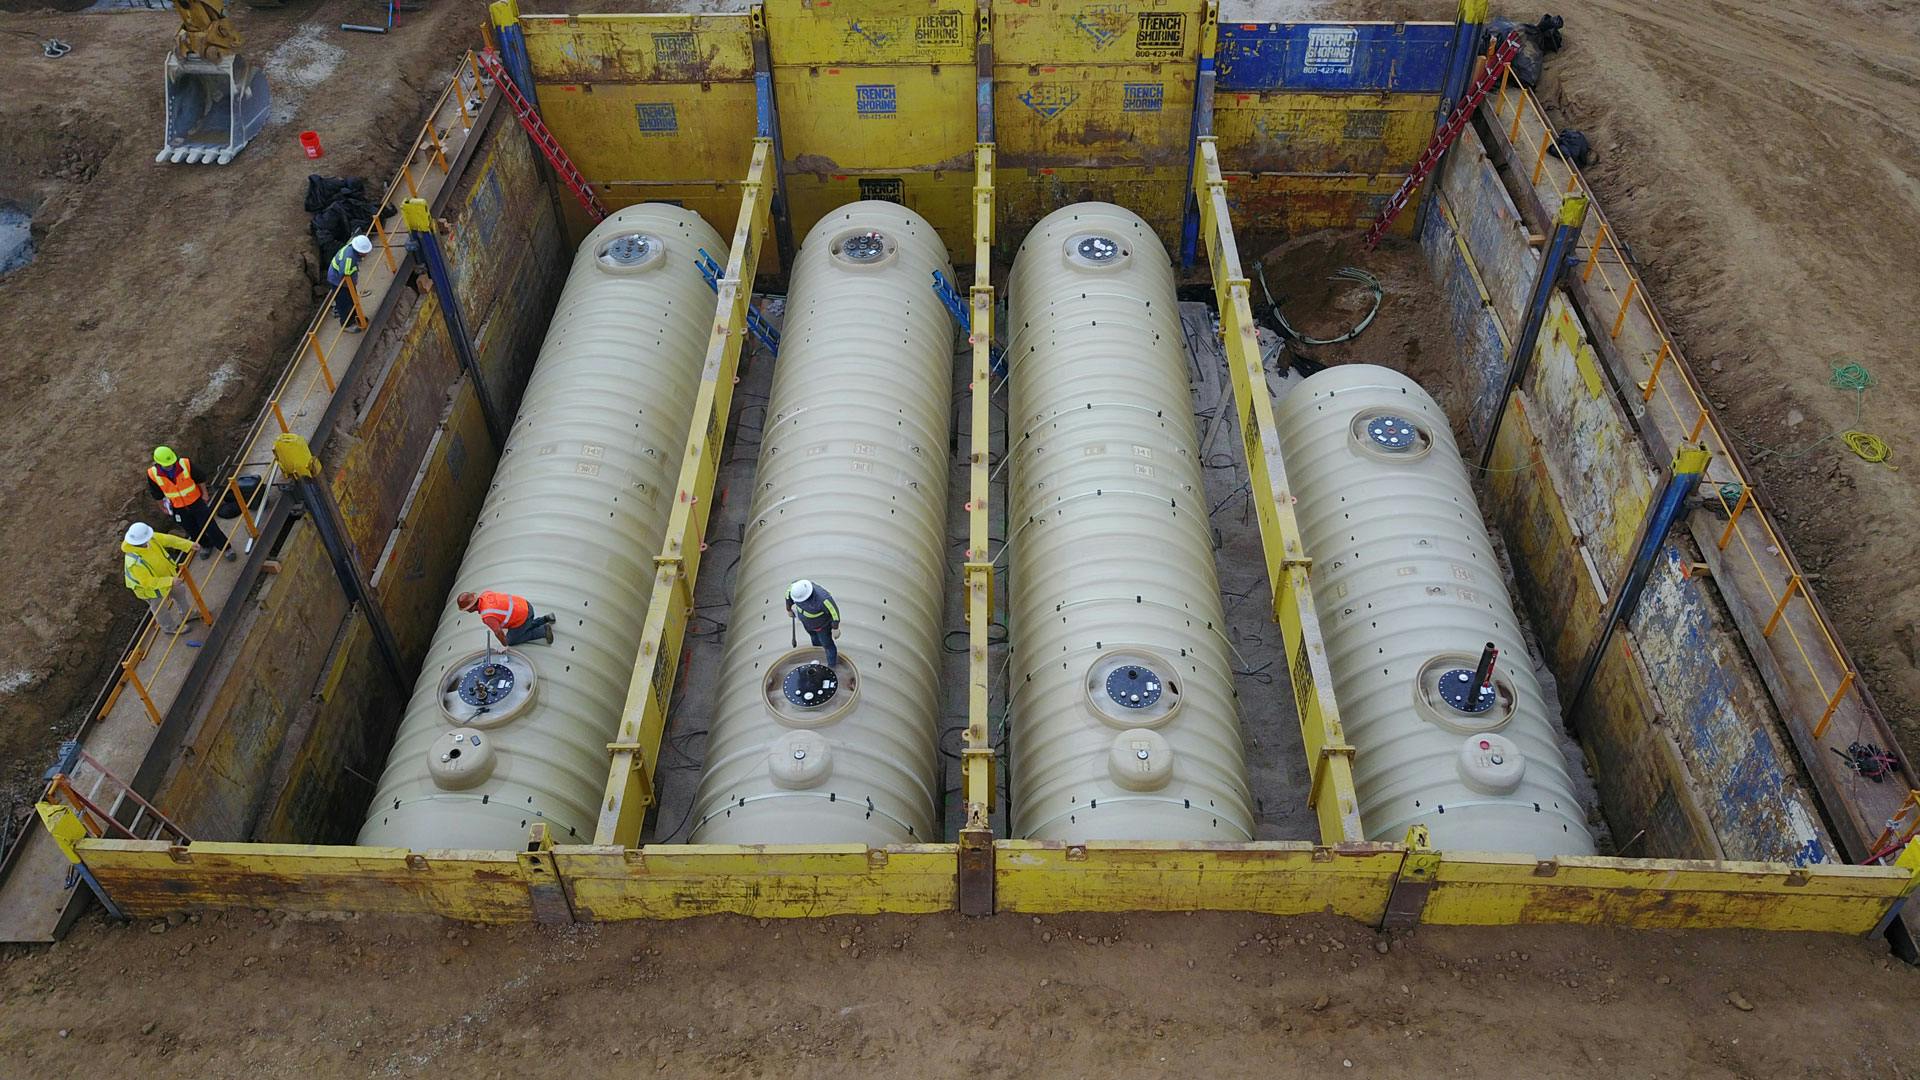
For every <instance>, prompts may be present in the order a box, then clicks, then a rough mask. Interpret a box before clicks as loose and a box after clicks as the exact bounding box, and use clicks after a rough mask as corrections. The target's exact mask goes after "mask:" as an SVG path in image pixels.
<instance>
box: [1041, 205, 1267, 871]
mask: <svg viewBox="0 0 1920 1080" xmlns="http://www.w3.org/2000/svg"><path fill="white" fill-rule="evenodd" d="M1008 295H1009V303H1010V316H1011V325H1012V327H1013V337H1012V341H1011V342H1010V345H1009V349H1008V355H1009V358H1010V363H1011V365H1012V368H1011V375H1010V378H1011V380H1012V390H1011V399H1010V401H1011V404H1010V406H1009V414H1008V415H1009V417H1010V420H1009V425H1010V429H1009V430H1010V434H1011V437H1012V439H1013V446H1012V450H1011V453H1012V470H1013V472H1012V480H1011V483H1010V485H1009V491H1010V498H1011V503H1010V506H1011V511H1010V515H1009V521H1010V522H1012V524H1011V526H1010V531H1009V535H1008V537H1007V545H1008V548H1009V549H1010V550H1011V552H1012V563H1011V566H1010V578H1011V580H1010V583H1009V585H1008V589H1009V590H1010V592H1009V597H1010V599H1011V603H1012V608H1011V613H1012V617H1011V621H1010V624H1009V634H1010V637H1011V640H1012V644H1013V657H1012V669H1011V673H1010V676H1009V678H1010V682H1009V686H1010V687H1011V691H1012V699H1011V707H1012V717H1011V725H1012V726H1011V730H1012V742H1011V746H1010V749H1011V761H1010V764H1009V777H1010V782H1011V784H1012V794H1011V800H1010V805H1011V809H1012V814H1013V833H1014V835H1015V836H1017V837H1022V838H1027V839H1039V840H1070V841H1079V840H1089V839H1108V840H1248V839H1251V838H1252V837H1253V805H1252V804H1253V800H1252V797H1251V794H1250V792H1249V789H1248V783H1247V768H1246V755H1245V750H1244V748H1243V745H1242V743H1241V737H1240V718H1239V710H1238V707H1237V705H1236V703H1235V700H1234V696H1233V665H1232V662H1231V659H1230V658H1231V655H1232V654H1231V649H1230V648H1229V647H1228V644H1227V641H1226V638H1225V637H1224V636H1223V631H1224V628H1225V626H1226V618H1225V615H1224V613H1223V611H1222V609H1221V604H1220V588H1219V583H1218V580H1217V579H1216V577H1215V576H1214V565H1213V536H1212V530H1211V529H1210V527H1209V525H1208V521H1207V500H1206V487H1205V485H1204V483H1203V481H1202V478H1201V471H1200V464H1199V462H1198V461H1197V460H1196V455H1197V452H1198V451H1197V449H1196V446H1195V437H1194V426H1193V409H1192V405H1191V404H1190V399H1189V396H1188V386H1187V361H1186V355H1185V352H1184V348H1183V338H1182V335H1181V332H1180V315H1179V310H1178V306H1177V301H1176V297H1175V294H1174V277H1173V268H1172V264H1171V263H1170V261H1169V260H1168V257H1167V252H1166V249H1165V248H1163V247H1162V246H1161V244H1160V240H1159V238H1158V237H1157V236H1156V235H1155V233H1154V231H1153V229H1152V228H1151V227H1149V226H1148V225H1147V223H1146V222H1144V221H1142V220H1141V219H1140V218H1139V217H1138V216H1137V215H1135V214H1133V213H1132V212H1131V211H1128V210H1123V209H1121V208H1120V207H1117V206H1112V205H1109V204H1105V203H1080V204H1077V205H1074V206H1068V207H1065V208H1063V209H1060V210H1056V211H1054V212H1053V213H1052V214H1049V215H1048V216H1047V217H1045V218H1043V219H1042V220H1041V221H1040V223H1039V224H1038V225H1036V226H1035V227H1034V229H1033V231H1032V232H1031V233H1029V234H1028V235H1027V238H1026V240H1025V241H1024V242H1023V243H1022V244H1021V247H1020V252H1019V256H1018V257H1017V258H1016V260H1015V261H1014V265H1013V274H1012V277H1011V279H1010V282H1009V290H1008Z"/></svg>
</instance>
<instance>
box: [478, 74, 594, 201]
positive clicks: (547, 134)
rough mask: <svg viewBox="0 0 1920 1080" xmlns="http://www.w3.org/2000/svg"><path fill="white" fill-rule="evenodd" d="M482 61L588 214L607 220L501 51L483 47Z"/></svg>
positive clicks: (521, 124) (542, 151)
mask: <svg viewBox="0 0 1920 1080" xmlns="http://www.w3.org/2000/svg"><path fill="white" fill-rule="evenodd" d="M479 60H480V67H481V68H482V69H483V70H485V71H486V73H487V78H489V79H492V80H493V85H494V86H496V87H498V88H499V90H500V92H501V93H502V94H505V95H506V98H507V104H509V105H511V106H513V115H515V116H517V117H519V118H520V126H521V127H523V128H526V129H527V134H528V135H529V136H531V137H532V139H533V144H534V145H535V146H538V147H539V148H540V152H541V153H542V154H545V155H546V157H547V164H549V165H551V166H553V171H554V172H556V173H558V174H560V179H561V181H562V182H563V183H565V184H566V185H567V189H568V190H569V191H571V192H573V197H574V198H576V199H579V200H580V205H581V206H583V207H585V208H586V211H587V216H588V217H590V218H592V219H593V220H594V221H596V222H598V221H601V220H603V219H605V218H606V216H607V208H606V207H604V206H601V205H600V200H599V199H598V198H596V197H595V196H594V194H593V188H592V187H591V186H589V185H588V184H587V178H586V177H584V176H582V175H580V170H579V169H576V168H574V167H573V159H572V158H570V157H568V156H567V152H566V150H564V149H562V148H561V146H560V142H559V140H557V139H555V138H554V137H553V132H551V131H548V130H547V125H546V124H545V123H544V122H543V121H542V120H541V119H540V114H539V112H537V111H536V110H535V109H534V107H533V102H531V101H528V100H527V96H526V95H525V94H522V93H521V92H520V88H519V87H517V86H515V85H514V84H513V79H512V78H511V77H510V76H508V75H507V69H506V68H505V67H504V66H502V65H501V63H500V54H498V53H496V52H494V51H493V50H492V49H482V50H481V51H480V53H479Z"/></svg>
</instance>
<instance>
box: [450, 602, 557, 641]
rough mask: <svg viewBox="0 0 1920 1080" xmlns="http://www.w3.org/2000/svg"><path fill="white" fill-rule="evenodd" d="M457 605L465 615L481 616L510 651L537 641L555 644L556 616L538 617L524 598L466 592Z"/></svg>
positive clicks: (455, 604)
mask: <svg viewBox="0 0 1920 1080" xmlns="http://www.w3.org/2000/svg"><path fill="white" fill-rule="evenodd" d="M453 604H454V606H455V607H457V608H459V609H460V610H461V611H477V612H479V613H480V621H481V622H483V623H486V624H487V629H489V630H491V631H493V636H494V637H497V638H499V639H500V644H502V645H505V646H507V647H508V648H512V647H513V646H515V645H524V644H526V643H527V642H529V641H532V640H534V639H535V638H545V639H546V643H547V644H549V645H551V644H553V616H552V615H535V614H534V613H533V605H532V604H529V603H527V598H526V597H524V596H515V595H513V594H512V593H503V592H494V591H492V590H487V591H485V592H477V593H470V592H463V593H461V594H460V595H459V596H456V597H454V599H453Z"/></svg>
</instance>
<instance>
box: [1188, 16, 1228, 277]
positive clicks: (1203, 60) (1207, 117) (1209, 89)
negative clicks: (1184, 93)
mask: <svg viewBox="0 0 1920 1080" xmlns="http://www.w3.org/2000/svg"><path fill="white" fill-rule="evenodd" d="M1219 35H1220V5H1219V4H1217V3H1211V2H1210V3H1208V4H1207V7H1206V12H1205V14H1203V15H1201V17H1200V69H1199V73H1198V76H1197V77H1196V78H1195V79H1194V83H1193V124H1192V126H1191V129H1190V133H1189V135H1188V138H1187V198H1186V201H1185V202H1184V203H1182V204H1181V205H1182V206H1184V207H1185V208H1186V209H1185V211H1184V215H1185V216H1183V217H1182V218H1181V220H1180V266H1181V268H1182V269H1191V268H1192V267H1193V264H1194V261H1195V260H1196V259H1198V258H1199V256H1200V203H1199V201H1198V200H1196V199H1195V198H1194V193H1193V167H1194V163H1195V162H1197V161H1199V160H1200V140H1201V139H1202V138H1205V137H1206V136H1209V135H1212V134H1213V84H1214V54H1215V53H1216V52H1217V51H1218V46H1219V42H1218V40H1217V39H1218V38H1219Z"/></svg>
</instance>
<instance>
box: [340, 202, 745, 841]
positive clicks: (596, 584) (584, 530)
mask: <svg viewBox="0 0 1920 1080" xmlns="http://www.w3.org/2000/svg"><path fill="white" fill-rule="evenodd" d="M701 248H705V249H706V250H707V251H708V252H710V253H714V255H715V257H716V258H719V257H722V255H721V253H723V252H725V250H726V244H725V241H723V240H722V239H721V238H720V236H719V234H717V233H715V232H714V231H713V229H712V228H710V227H709V226H708V225H707V223H706V222H704V221H702V220H701V219H700V216H699V215H698V214H695V213H693V212H692V211H689V210H683V209H680V208H679V207H674V206H667V205H664V204H659V203H649V204H645V205H641V206H634V207H629V208H627V209H624V210H621V211H619V212H618V213H615V214H614V215H612V216H611V217H609V218H607V219H606V220H605V221H604V222H602V223H601V224H600V226H599V227H598V228H596V229H594V230H593V232H592V233H590V234H589V235H588V236H587V239H586V240H585V242H583V243H582V244H581V246H580V251H579V253H578V254H577V255H576V256H574V260H573V268H572V271H571V273H570V274H569V275H568V277H567V283H566V288H565V289H564V290H563V291H562V292H561V294H560V302H559V305H558V306H557V307H556V308H555V310H554V315H553V322H552V324H551V325H550V326H549V327H548V329H547V337H546V341H545V343H544V344H542V345H541V347H540V356H539V359H538V361H537V362H536V363H535V366H534V369H533V375H532V378H531V379H530V380H529V381H528V383H527V389H526V393H525V395H524V397H523V398H522V400H521V403H520V413H519V416H518V417H517V418H516V419H515V420H514V424H513V430H512V432H511V433H510V434H509V435H508V437H507V445H506V450H505V452H504V454H503V455H502V456H501V459H500V468H499V471H497V472H496V473H495V474H494V477H493V484H492V487H491V488H489V489H488V492H487V497H486V502H485V504H484V505H483V506H482V508H481V511H480V520H479V524H477V525H476V526H475V527H474V531H473V537H472V539H471V540H470V541H469V542H468V545H467V552H466V557H465V558H464V559H463V560H462V561H461V563H460V571H459V574H458V575H457V576H456V577H455V579H454V586H453V591H452V592H451V593H450V594H449V595H448V597H447V600H446V607H445V608H444V610H443V611H442V613H441V616H440V626H439V629H438V630H437V631H436V632H435V633H434V637H433V643H432V645H431V646H430V647H429V649H428V651H427V658H426V664H425V666H424V667H423V669H422V670H421V673H420V679H419V682H418V683H417V684H416V685H415V687H414V692H413V698H412V700H411V701H410V702H409V704H408V706H407V711H406V715H405V717H404V718H403V719H402V721H401V723H400V730H399V734H398V736H397V737H396V739H395V740H394V746H393V753H392V755H391V756H390V757H389V758H388V759H387V769H386V773H385V774H384V775H383V776H382V777H381V780H380V785H379V789H378V794H377V795H376V797H375V798H374V800H373V805H372V807H371V808H370V810H369V814H368V817H367V822H366V824H365V826H363V827H362V829H361V831H360V843H362V844H372V845H391V846H397V847H409V848H480V849H486V850H496V851H497V850H519V849H521V848H522V847H523V846H524V845H525V843H526V840H527V833H528V827H529V826H532V825H534V824H537V823H540V822H545V823H547V824H548V825H549V826H550V827H551V829H552V834H553V836H554V837H555V838H556V839H557V840H558V841H560V842H562V843H586V842H589V841H591V839H592V837H593V829H594V823H595V820H596V817H597V814H598V809H599V806H598V804H599V801H600V796H601V794H602V793H603V792H604V791H605V790H606V783H607V766H608V758H607V742H608V740H610V739H612V738H613V737H614V735H615V733H616V731H617V729H618V727H619V721H620V708H621V704H622V702H623V701H624V700H625V696H626V691H627V684H628V682H629V681H630V678H631V675H632V672H633V662H634V654H635V652H636V650H637V649H638V648H639V643H640V629H641V624H642V622H643V621H644V620H645V618H646V612H647V602H648V600H649V598H650V597H651V595H652V592H653V580H654V567H653V556H654V554H655V553H656V552H657V551H659V549H660V544H661V541H662V539H663V538H664V534H665V532H666V527H667V517H668V515H669V513H670V512H671V510H672V507H673V493H674V489H675V485H676V482H677V480H678V477H679V471H680V458H681V455H682V453H683V451H684V449H685V446H686V441H687V428H688V425H689V424H690V423H691V422H692V417H693V405H694V398H695V397H696V395H697V394H698V391H699V387H700V368H701V364H702V361H703V358H704V355H705V352H706V342H707V334H708V331H709V329H710V328H711V326H712V324H713V312H714V298H713V291H712V290H711V289H709V288H708V287H707V284H706V282H705V281H703V280H702V279H701V277H700V272H699V270H698V269H697V268H696V267H695V265H694V261H695V259H697V258H698V253H699V250H700V249H701ZM485 589H493V590H497V591H500V592H508V593H515V594H518V595H520V596H524V597H526V598H527V600H528V601H529V603H530V604H531V605H532V607H533V609H534V611H535V612H537V613H539V614H543V615H544V614H553V615H555V616H557V620H556V622H555V625H554V634H555V637H554V643H553V645H552V646H550V647H549V646H547V645H545V644H542V643H532V644H527V645H522V646H519V647H518V648H515V649H513V650H511V651H505V652H503V650H502V649H501V648H500V646H499V645H498V644H497V643H495V642H494V641H493V638H492V635H491V634H490V633H489V632H488V631H487V630H486V628H485V627H484V626H482V625H481V623H480V618H479V616H478V615H477V614H469V613H467V612H463V611H461V610H459V609H458V608H457V607H455V606H454V603H453V600H454V597H455V596H457V595H458V594H460V593H461V592H466V591H473V592H479V591H481V590H485ZM489 645H491V648H489ZM489 664H491V665H492V667H491V669H490V670H489V669H488V667H487V665H489ZM476 668H479V669H480V670H476Z"/></svg>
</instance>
